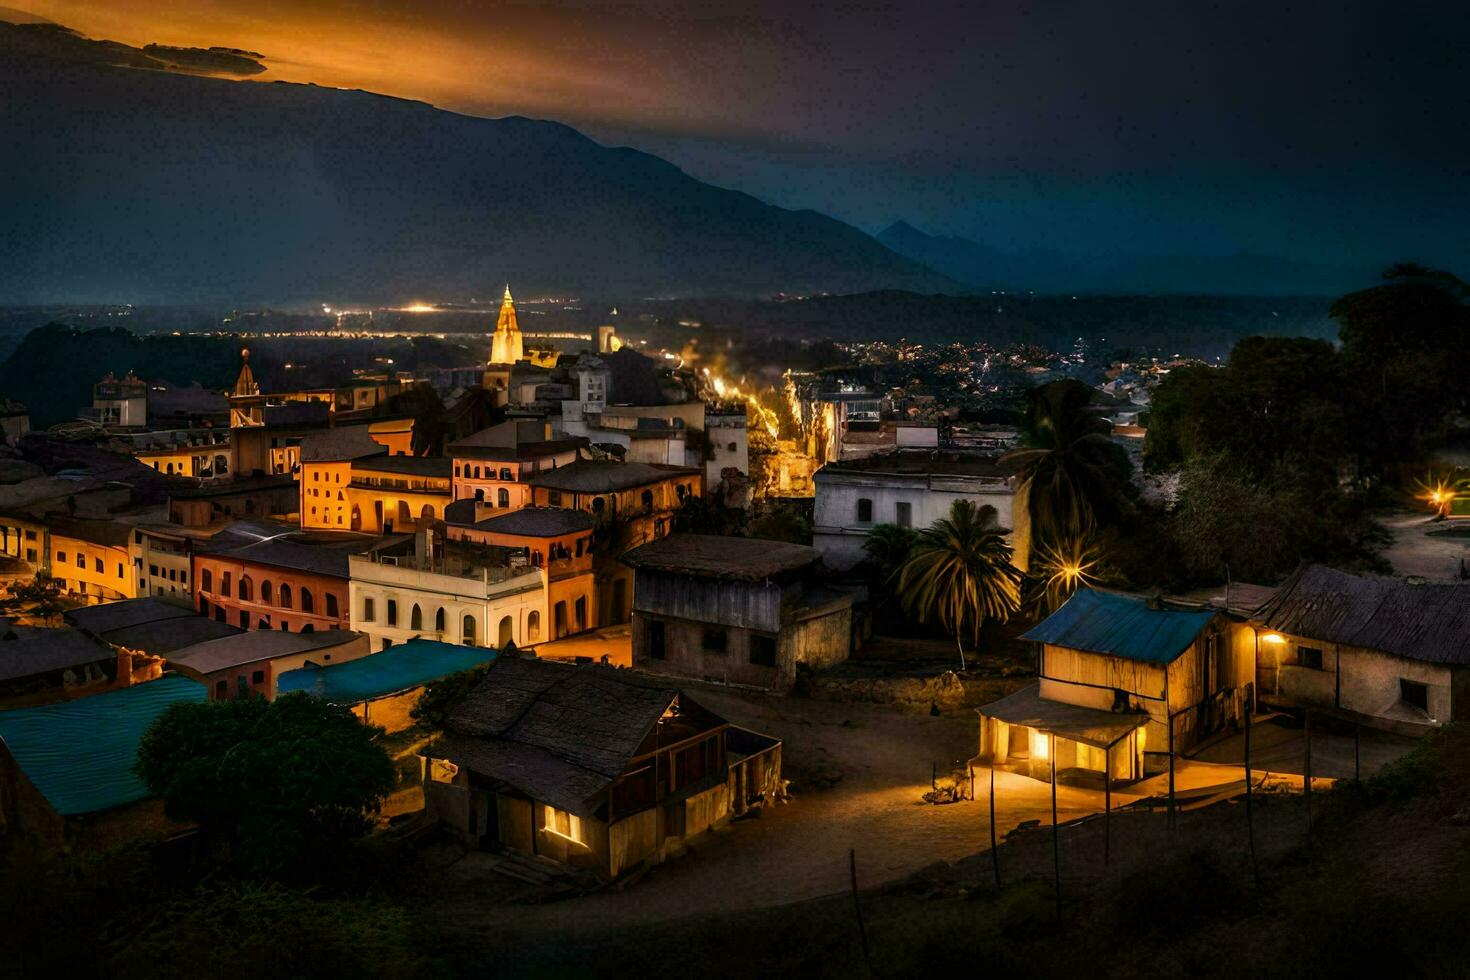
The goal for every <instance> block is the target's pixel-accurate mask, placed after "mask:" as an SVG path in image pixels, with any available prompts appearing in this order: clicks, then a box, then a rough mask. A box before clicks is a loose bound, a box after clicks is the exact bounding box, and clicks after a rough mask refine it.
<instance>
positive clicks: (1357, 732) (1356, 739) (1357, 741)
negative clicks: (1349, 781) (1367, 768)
mask: <svg viewBox="0 0 1470 980" xmlns="http://www.w3.org/2000/svg"><path fill="white" fill-rule="evenodd" d="M1362 781H1363V723H1362V722H1361V721H1355V722H1353V782H1355V783H1361V782H1362Z"/></svg>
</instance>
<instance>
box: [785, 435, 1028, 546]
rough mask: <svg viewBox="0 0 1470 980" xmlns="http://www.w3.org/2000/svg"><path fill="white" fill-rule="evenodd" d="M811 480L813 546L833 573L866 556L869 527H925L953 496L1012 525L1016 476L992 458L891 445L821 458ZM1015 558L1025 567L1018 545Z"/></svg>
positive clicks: (1005, 525)
mask: <svg viewBox="0 0 1470 980" xmlns="http://www.w3.org/2000/svg"><path fill="white" fill-rule="evenodd" d="M814 482H815V484H816V501H815V510H814V513H813V518H812V544H814V545H815V546H816V547H817V548H818V549H820V550H821V552H822V555H823V557H824V559H825V560H826V563H827V565H828V566H829V567H831V568H835V569H838V570H839V571H845V570H846V569H849V568H851V567H853V566H854V565H856V564H858V563H859V562H861V561H862V560H863V559H864V558H865V557H867V553H866V552H865V551H863V541H864V540H865V539H866V538H867V535H868V532H869V531H871V530H872V529H873V528H874V526H876V525H878V524H898V525H900V526H902V527H913V528H924V527H928V526H929V525H930V524H932V523H933V522H934V521H935V520H937V519H939V518H941V517H946V516H948V514H949V509H950V505H951V504H952V503H954V501H956V500H969V501H971V502H973V503H974V504H976V505H977V506H979V507H982V508H984V507H989V508H992V509H993V510H994V511H995V522H996V523H997V524H998V525H999V526H1001V527H1003V528H1010V529H1012V530H1015V520H1016V513H1015V510H1014V502H1015V495H1016V490H1015V481H1014V480H1013V479H1012V478H1011V477H1009V476H1007V475H1006V474H1004V473H1003V472H1001V469H1000V467H999V465H998V464H997V462H996V460H995V458H994V457H989V456H981V455H975V454H968V453H954V452H934V451H927V450H897V451H894V452H888V453H883V454H881V455H876V456H867V457H863V458H861V459H850V460H843V461H841V462H835V463H828V464H827V465H826V466H823V467H822V468H821V469H820V470H818V471H817V474H816V477H815V480H814ZM1022 537H1023V538H1024V536H1022ZM1013 540H1014V539H1013ZM1014 561H1015V563H1016V566H1017V567H1019V568H1023V569H1024V568H1025V567H1026V564H1025V562H1026V555H1025V554H1024V553H1023V550H1022V548H1021V546H1019V545H1018V550H1017V554H1016V556H1015V559H1014Z"/></svg>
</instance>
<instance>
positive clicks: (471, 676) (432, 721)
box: [409, 647, 509, 728]
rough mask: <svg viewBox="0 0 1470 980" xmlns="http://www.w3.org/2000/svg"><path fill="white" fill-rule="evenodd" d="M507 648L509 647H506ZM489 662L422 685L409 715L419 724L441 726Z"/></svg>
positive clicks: (484, 673) (432, 726) (502, 653)
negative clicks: (422, 688)
mask: <svg viewBox="0 0 1470 980" xmlns="http://www.w3.org/2000/svg"><path fill="white" fill-rule="evenodd" d="M507 649H509V647H507ZM506 655H507V654H506V651H501V656H506ZM490 667H491V665H490V664H489V663H483V664H478V665H476V666H474V667H471V668H470V669H469V670H461V671H460V672H459V673H457V674H450V675H449V676H448V677H441V678H440V679H439V680H437V681H432V682H431V683H429V684H426V685H424V692H423V693H422V694H420V695H419V699H418V700H417V701H416V702H414V706H413V708H412V709H410V711H409V716H410V717H411V718H413V720H414V721H416V722H418V723H419V724H421V725H428V726H429V727H431V728H443V727H444V724H445V722H447V721H448V720H449V712H451V711H453V710H454V706H455V705H456V704H458V703H459V702H460V701H461V700H462V699H463V698H464V696H465V695H466V694H468V693H470V692H471V691H473V690H474V689H475V686H476V685H477V684H479V683H480V681H482V680H484V679H485V675H486V674H488V673H489V672H490Z"/></svg>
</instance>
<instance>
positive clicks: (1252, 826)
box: [1245, 705, 1261, 892]
mask: <svg viewBox="0 0 1470 980" xmlns="http://www.w3.org/2000/svg"><path fill="white" fill-rule="evenodd" d="M1255 713H1256V712H1255V705H1248V706H1247V707H1246V712H1245V833H1246V841H1247V842H1248V843H1249V844H1250V851H1251V880H1252V881H1254V882H1255V883H1256V891H1258V892H1259V891H1260V890H1261V872H1260V870H1259V869H1258V868H1257V867H1256V822H1255V814H1254V812H1253V811H1252V809H1251V800H1252V796H1253V794H1252V791H1251V715H1253V714H1255Z"/></svg>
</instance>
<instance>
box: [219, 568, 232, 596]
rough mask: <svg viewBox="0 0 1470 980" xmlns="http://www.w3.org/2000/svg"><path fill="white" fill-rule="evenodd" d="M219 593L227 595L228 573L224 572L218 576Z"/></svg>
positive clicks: (228, 586) (228, 590) (228, 591)
mask: <svg viewBox="0 0 1470 980" xmlns="http://www.w3.org/2000/svg"><path fill="white" fill-rule="evenodd" d="M219 594H220V595H222V596H226V597H228V596H229V594H230V573H229V572H224V573H222V574H221V575H220V577H219Z"/></svg>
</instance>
